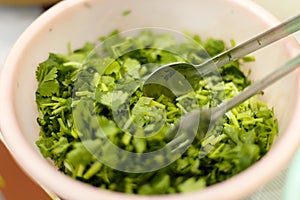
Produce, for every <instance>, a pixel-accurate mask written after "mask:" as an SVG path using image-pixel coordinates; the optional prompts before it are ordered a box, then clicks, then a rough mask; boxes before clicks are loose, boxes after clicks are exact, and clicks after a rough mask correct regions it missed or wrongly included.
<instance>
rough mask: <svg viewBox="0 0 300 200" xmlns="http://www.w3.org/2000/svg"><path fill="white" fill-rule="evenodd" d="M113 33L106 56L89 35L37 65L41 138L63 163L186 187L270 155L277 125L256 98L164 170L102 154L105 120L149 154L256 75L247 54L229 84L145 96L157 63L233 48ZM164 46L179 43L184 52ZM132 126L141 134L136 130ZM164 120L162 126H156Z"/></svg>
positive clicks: (84, 177) (91, 177) (90, 178)
mask: <svg viewBox="0 0 300 200" xmlns="http://www.w3.org/2000/svg"><path fill="white" fill-rule="evenodd" d="M113 35H114V36H113V40H110V41H109V42H108V43H104V44H105V45H103V46H102V47H101V48H102V51H103V52H105V54H104V56H103V55H102V57H101V56H97V53H95V52H94V49H95V48H96V45H95V44H94V43H89V42H87V43H86V44H85V45H84V46H83V47H82V48H80V49H77V50H75V51H71V50H70V51H69V54H68V55H62V54H55V53H50V55H49V58H48V59H47V60H46V61H44V62H42V63H41V64H40V65H39V66H38V69H37V71H36V78H37V81H38V88H37V90H36V103H37V106H38V110H39V117H38V119H37V121H38V124H39V126H40V138H39V140H38V141H37V142H36V144H37V146H38V147H39V149H40V151H41V153H42V154H43V156H44V157H45V158H50V159H51V160H52V161H53V163H54V164H55V165H56V166H57V167H58V169H59V170H60V171H62V172H64V173H65V174H67V175H69V176H71V177H73V178H74V179H77V180H80V181H83V182H86V183H88V184H91V185H93V186H96V187H99V188H105V189H109V190H114V191H119V192H125V193H135V194H167V193H179V192H189V191H193V190H197V189H203V188H205V187H207V186H209V185H212V184H215V183H218V182H221V181H223V180H226V179H228V178H230V177H232V176H234V175H235V174H237V173H239V172H241V171H243V170H244V169H246V168H248V167H249V166H251V165H252V164H253V163H255V162H256V161H257V160H259V159H260V158H261V157H262V156H264V155H265V154H266V153H267V151H268V150H269V148H270V146H271V144H272V142H273V139H274V137H275V136H276V134H277V133H278V127H277V126H278V125H277V121H276V119H274V113H273V110H272V109H269V108H268V107H267V105H266V104H265V103H263V102H261V101H260V100H259V99H258V98H257V96H254V97H252V98H250V99H248V100H247V101H245V102H244V103H242V104H240V105H239V106H237V107H235V108H234V109H232V110H231V111H229V112H227V113H226V114H225V116H224V121H222V123H221V124H217V126H216V127H215V128H214V130H212V131H211V132H209V133H207V134H206V135H205V136H203V137H195V138H194V140H193V142H192V144H191V145H190V146H189V147H188V149H187V150H186V151H185V152H184V153H183V155H182V156H181V157H180V158H179V159H177V160H176V161H175V162H173V163H171V164H170V165H168V166H166V167H164V168H162V169H159V170H155V171H151V172H145V173H130V172H123V171H119V170H116V169H113V168H111V167H109V166H107V165H105V164H103V163H102V162H100V161H99V159H97V154H103V152H102V151H101V150H102V149H104V147H105V145H106V143H105V142H106V141H105V140H104V139H103V135H101V134H99V132H98V127H99V126H100V127H101V129H102V131H103V132H104V134H105V136H106V137H107V138H108V139H109V140H110V141H111V142H112V143H113V144H115V145H117V146H118V147H120V148H122V149H124V150H126V151H130V152H136V153H145V152H152V151H155V150H157V149H160V148H162V147H164V146H165V145H167V144H168V142H170V141H171V140H172V136H170V135H168V130H170V129H172V128H174V124H175V123H176V122H177V121H178V120H179V119H180V117H181V116H183V115H184V114H185V113H187V112H188V111H190V110H192V109H194V108H198V107H199V106H200V107H201V106H203V107H213V106H216V105H218V104H219V103H220V102H221V100H220V99H221V98H220V95H221V96H222V95H223V96H224V97H226V98H227V99H228V98H232V97H233V96H235V95H236V94H238V93H239V92H240V91H241V90H243V89H244V88H246V87H247V86H248V85H249V84H250V83H251V82H250V81H249V80H248V79H247V77H246V76H245V75H244V74H243V73H242V71H241V70H240V65H242V64H243V62H248V61H253V60H254V59H253V58H252V57H246V58H244V59H241V60H239V61H235V62H232V63H230V64H227V65H225V66H223V67H222V68H220V69H219V74H221V76H222V79H223V83H222V86H221V85H220V84H221V83H216V82H214V81H213V80H214V78H215V77H214V75H213V74H212V75H211V76H209V77H208V78H207V79H201V80H199V85H198V87H197V88H196V90H195V91H194V92H192V93H188V94H186V95H183V96H181V97H178V98H176V99H175V100H171V99H168V98H167V97H165V96H163V95H162V96H160V97H157V98H150V97H146V96H144V95H143V92H142V88H141V87H142V84H143V80H145V78H146V77H147V76H148V75H149V73H151V72H152V71H153V70H154V69H155V68H157V67H159V66H161V65H163V64H167V63H170V62H179V61H186V62H192V63H201V62H203V59H205V58H206V57H207V53H208V54H209V56H214V55H216V54H218V53H220V52H222V51H224V50H225V49H226V47H225V44H224V42H223V41H222V40H217V39H212V38H209V39H207V40H205V41H202V40H201V39H200V37H199V36H197V35H195V36H192V38H193V39H194V41H195V42H196V43H197V44H199V45H198V46H202V47H204V49H205V51H206V52H207V53H206V52H205V51H204V50H203V49H201V48H200V49H199V48H197V47H196V46H197V45H196V46H195V45H191V44H190V43H189V42H182V43H178V42H176V40H175V39H174V38H173V37H172V36H171V35H168V34H154V33H152V32H150V31H144V32H141V33H140V34H139V35H137V36H136V37H134V38H132V37H122V36H120V35H118V34H117V33H116V32H115V33H113ZM107 38H108V37H107ZM105 39H106V37H102V38H100V40H102V41H103V40H105ZM164 49H174V51H175V52H176V53H177V55H174V54H172V53H170V52H169V51H165V50H164ZM120 52H126V53H125V54H121V53H120ZM178 55H180V56H178ZM87 58H88V59H87ZM220 88H222V89H220ZM190 99H196V100H197V102H196V103H195V102H194V101H192V102H194V104H193V103H191V101H190ZM90 102H92V103H90ZM124 105H127V107H126V106H125V107H124ZM125 111H128V113H126V112H125ZM90 113H93V115H91V114H90ZM95 119H96V120H95ZM116 119H117V120H116ZM75 123H76V126H75ZM78 124H79V125H78ZM132 124H134V125H135V129H134V131H135V133H134V134H132V133H131V134H129V132H130V131H132V130H133V129H132ZM155 124H159V125H160V126H161V127H160V128H159V129H156V128H155V127H156V126H155ZM77 127H84V129H85V130H84V131H83V130H80V129H78V128H77ZM153 132H155V134H153ZM149 133H151V134H150V136H148V135H147V134H149ZM135 135H138V136H145V135H146V136H147V137H135ZM86 147H87V148H86ZM104 152H106V153H107V152H108V151H104ZM102 156H104V157H105V156H106V157H109V158H111V159H113V160H115V162H118V161H120V163H122V162H121V161H122V160H124V159H125V160H126V158H119V157H117V155H111V154H107V155H102ZM162 159H163V158H162ZM153 162H160V159H154V161H153ZM123 164H124V162H123ZM128 165H129V166H130V163H128ZM146 165H151V163H146ZM131 167H134V166H131ZM74 189H76V188H74Z"/></svg>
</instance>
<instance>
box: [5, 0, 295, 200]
mask: <svg viewBox="0 0 300 200" xmlns="http://www.w3.org/2000/svg"><path fill="white" fill-rule="evenodd" d="M125 11H131V13H130V14H128V15H126V16H124V12H125ZM278 23H279V21H278V20H277V19H276V18H275V17H273V16H272V15H271V14H270V13H268V12H267V11H266V10H264V9H263V8H261V7H259V6H258V5H256V4H255V3H253V2H252V1H249V0H244V1H239V0H211V1H206V0H187V1H174V0H164V1H159V0H152V1H146V0H140V1H136V0H114V1H109V0H67V1H62V2H60V3H58V4H56V5H55V6H53V7H52V8H51V9H49V10H48V11H46V12H45V13H43V14H42V15H41V16H40V17H39V18H38V19H36V20H35V21H34V22H33V23H32V24H31V25H30V26H29V27H28V28H27V29H26V30H25V32H24V33H23V34H22V35H21V36H20V38H19V39H18V40H17V42H16V43H15V45H14V46H13V48H12V49H11V51H10V52H9V54H8V56H7V59H6V61H5V63H4V66H3V68H2V72H1V78H0V91H1V94H0V102H1V105H0V110H1V112H0V125H1V131H2V134H3V138H4V141H5V143H6V145H7V147H8V149H9V150H10V151H11V153H12V155H13V156H14V158H15V159H16V161H17V162H18V164H19V165H20V166H21V167H22V168H23V169H24V170H25V171H26V172H27V173H28V174H29V176H30V177H32V178H33V179H34V180H35V181H37V182H38V183H39V184H41V185H42V186H43V187H45V188H46V189H47V190H49V191H51V192H53V193H55V194H57V195H58V196H60V197H61V198H63V199H105V200H119V199H122V200H134V199H137V200H141V199H151V200H158V199H159V200H164V199H165V200H167V199H172V200H174V199H176V200H183V199H241V198H243V197H246V196H247V195H249V194H251V192H253V191H255V190H256V189H257V188H259V187H261V186H262V185H263V184H265V183H267V182H268V181H269V180H271V179H272V178H273V177H274V176H276V174H278V173H279V172H280V171H281V170H282V169H284V168H285V167H286V166H287V164H288V163H289V161H290V159H291V158H292V156H293V155H294V153H295V151H296V149H297V147H298V145H299V142H300V134H299V132H300V124H299V122H298V119H299V118H300V103H299V102H300V78H299V76H300V74H299V70H298V71H295V72H293V73H291V74H290V75H288V76H287V77H285V78H283V79H281V80H280V81H278V82H277V83H275V84H274V85H272V86H270V87H268V88H267V89H266V90H265V91H264V92H265V94H264V96H263V100H264V101H266V102H267V103H268V105H269V106H270V107H274V110H275V115H276V117H277V119H278V122H279V132H280V134H279V136H278V137H277V138H276V141H275V143H274V144H273V145H272V148H271V149H270V151H269V152H268V153H267V154H266V155H265V156H264V157H263V158H262V159H261V160H259V161H258V162H257V163H255V164H254V165H253V166H251V167H249V168H248V169H246V170H245V171H243V172H241V173H239V174H238V175H236V176H234V177H232V178H230V179H228V180H226V181H224V182H221V183H218V184H215V185H212V186H210V187H207V188H206V189H204V190H199V191H194V192H190V193H185V194H173V195H154V196H139V195H128V194H123V193H118V192H112V191H107V190H103V189H99V188H95V187H92V186H90V185H88V184H84V183H82V182H79V181H76V180H73V179H72V178H70V177H68V176H66V175H64V174H62V173H61V172H59V171H58V170H57V169H56V168H55V167H54V166H53V165H52V164H51V163H50V162H48V161H47V160H46V159H44V158H43V157H42V156H41V154H40V152H39V150H38V148H37V147H36V145H35V141H36V140H37V139H38V135H39V127H38V125H37V123H36V118H37V116H38V111H37V107H36V104H35V91H36V88H37V81H36V79H35V71H36V69H37V66H38V64H39V63H40V62H42V61H44V60H46V59H47V57H48V54H49V52H54V53H67V52H68V44H70V46H71V48H72V49H76V48H80V47H82V46H83V44H84V43H85V42H86V41H96V40H97V38H98V37H99V36H103V35H107V34H109V33H110V32H111V31H112V30H114V29H119V30H121V31H125V30H130V29H135V28H143V27H162V28H165V29H171V30H176V31H189V32H191V33H197V34H199V35H201V37H203V38H207V37H214V38H220V39H223V40H225V41H230V39H232V38H234V39H235V41H236V42H237V43H240V42H242V41H244V40H246V39H248V38H250V37H252V36H253V35H256V34H258V33H261V32H262V31H265V30H267V29H268V28H270V27H273V26H275V25H276V24H278ZM298 52H299V46H298V44H297V42H296V40H295V39H294V38H293V37H287V38H285V39H283V40H281V41H278V42H276V43H274V44H272V45H270V46H268V47H266V48H264V49H262V50H259V51H257V52H255V53H253V55H254V56H255V57H256V61H255V62H254V63H249V64H248V65H247V67H248V68H251V71H252V73H251V76H250V78H251V79H252V80H254V81H255V80H258V79H260V78H262V77H264V76H265V75H266V74H268V72H270V71H272V70H274V69H275V68H277V67H279V66H280V65H282V64H283V63H285V62H286V61H287V60H289V59H291V58H292V57H293V56H295V55H296V54H297V53H298Z"/></svg>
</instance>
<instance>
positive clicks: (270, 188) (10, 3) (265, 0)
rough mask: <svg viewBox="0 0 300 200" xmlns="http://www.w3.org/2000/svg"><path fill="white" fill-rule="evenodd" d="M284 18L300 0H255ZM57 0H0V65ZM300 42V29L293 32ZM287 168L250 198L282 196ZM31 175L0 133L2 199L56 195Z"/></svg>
mask: <svg viewBox="0 0 300 200" xmlns="http://www.w3.org/2000/svg"><path fill="white" fill-rule="evenodd" d="M241 1H242V0H241ZM253 1H255V2H256V3H258V4H260V5H261V6H262V7H264V8H266V9H267V10H269V11H270V12H271V13H272V14H273V15H274V16H276V17H277V18H278V19H279V20H281V21H283V20H286V19H288V18H290V17H292V16H295V15H296V14H298V13H300V0H285V1H278V0H276V1H274V0H253ZM57 2H58V0H0V69H1V66H2V64H3V62H4V60H5V57H6V55H7V54H8V52H9V50H10V48H11V47H12V45H13V44H14V42H15V41H16V40H17V38H18V37H19V35H20V34H21V33H22V32H23V31H24V30H25V29H26V27H28V26H29V25H30V24H31V23H32V21H33V20H34V19H36V18H37V17H38V16H39V15H40V14H42V13H43V12H44V11H45V10H47V9H48V8H50V7H51V6H52V5H54V4H55V3H57ZM294 35H295V37H296V38H297V39H298V41H299V42H300V33H299V32H298V33H296V34H294ZM286 171H287V170H284V171H282V173H280V174H279V175H278V176H277V177H276V178H275V179H274V180H273V181H271V182H270V183H269V184H267V185H266V186H264V187H262V188H261V189H259V190H258V191H257V192H255V193H254V194H253V195H251V196H249V197H248V198H247V200H268V199H272V200H277V199H278V200H280V199H281V194H282V190H283V187H284V180H285V177H286ZM54 198H55V197H53V196H52V197H49V195H48V194H47V193H46V192H45V190H44V189H42V188H41V187H40V186H39V185H38V184H37V183H35V182H34V181H32V180H31V179H29V178H28V177H27V176H26V175H25V174H24V173H23V171H22V170H21V169H20V168H19V167H18V166H17V165H16V163H15V162H14V160H13V159H12V157H11V155H10V154H9V152H8V151H7V149H6V148H5V145H4V144H3V142H1V133H0V200H4V199H5V200H19V199H38V200H47V199H49V200H50V199H54Z"/></svg>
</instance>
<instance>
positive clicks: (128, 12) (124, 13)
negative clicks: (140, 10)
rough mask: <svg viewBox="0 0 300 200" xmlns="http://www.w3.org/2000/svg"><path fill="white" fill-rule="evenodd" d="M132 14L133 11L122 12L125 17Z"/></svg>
mask: <svg viewBox="0 0 300 200" xmlns="http://www.w3.org/2000/svg"><path fill="white" fill-rule="evenodd" d="M130 13H131V10H125V11H123V12H122V15H123V16H127V15H129V14H130Z"/></svg>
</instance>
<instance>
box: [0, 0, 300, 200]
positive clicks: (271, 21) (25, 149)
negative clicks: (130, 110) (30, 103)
mask: <svg viewBox="0 0 300 200" xmlns="http://www.w3.org/2000/svg"><path fill="white" fill-rule="evenodd" d="M225 1H226V2H228V3H234V4H237V5H239V6H241V7H247V8H248V10H249V12H251V13H253V14H255V15H258V16H259V17H260V18H261V19H262V20H263V22H264V23H265V25H266V27H271V26H273V25H275V24H278V23H279V21H278V20H277V19H276V18H275V17H274V16H273V15H271V14H270V13H269V12H268V11H266V10H265V9H264V8H262V7H261V6H259V5H257V4H256V3H254V2H252V1H251V0H244V1H240V0H225ZM83 2H88V1H85V0H67V1H61V2H59V3H57V4H56V5H54V6H53V7H52V8H50V9H49V10H48V11H46V12H45V13H43V14H42V15H40V16H39V17H38V18H37V19H36V20H35V21H34V22H33V23H32V24H31V25H30V26H29V27H28V28H27V29H26V30H25V31H24V32H23V33H22V34H21V36H20V37H19V38H18V40H17V41H16V43H15V44H14V45H13V47H12V49H11V50H10V52H9V54H8V56H7V57H6V60H5V62H4V65H3V67H2V69H1V74H0V91H1V93H0V102H1V104H0V110H1V113H0V119H1V120H0V127H1V129H2V136H3V138H4V141H5V144H6V146H7V147H8V149H9V151H10V152H11V153H12V155H13V157H14V158H15V160H16V161H17V163H18V164H19V165H20V166H21V168H22V169H23V170H24V171H25V172H26V173H27V174H28V175H29V176H30V177H31V178H33V179H34V180H35V181H36V182H38V183H39V184H41V185H42V186H43V187H45V188H47V190H49V191H51V192H55V193H56V194H57V195H59V196H62V197H63V198H67V199H74V198H75V197H76V199H84V198H86V197H87V196H88V197H89V199H97V198H99V197H103V198H105V199H106V200H117V199H124V200H126V199H128V200H129V199H130V200H135V199H136V200H142V199H152V200H158V199H160V200H164V199H169V198H170V197H172V199H178V200H179V199H181V200H183V199H195V198H196V197H197V198H198V199H199V197H201V199H208V198H211V197H212V196H214V195H213V194H214V193H218V195H219V196H221V195H222V196H224V197H228V198H230V197H232V198H234V197H236V196H244V197H245V196H247V195H249V193H250V192H254V191H255V189H257V188H258V187H259V186H262V185H263V184H265V183H267V182H268V181H269V180H270V179H271V178H272V177H275V176H276V174H277V173H279V172H280V171H281V170H282V169H284V167H285V166H286V165H287V164H288V163H289V161H290V160H291V158H292V156H293V155H294V153H295V152H296V149H297V147H298V145H299V143H300V142H299V141H300V134H298V133H299V132H300V125H299V122H298V120H296V119H299V118H300V103H299V102H300V95H298V96H297V99H296V101H297V102H298V103H296V104H295V111H299V112H294V113H293V117H292V120H291V122H290V124H289V126H288V128H287V130H286V132H287V133H289V134H284V135H283V136H282V137H281V139H280V140H279V141H278V142H277V143H276V144H275V145H274V147H272V149H271V150H270V152H272V153H268V154H267V155H265V156H264V157H263V158H262V159H261V160H260V161H259V162H257V163H255V164H254V165H252V166H251V167H250V168H248V169H247V170H244V171H243V172H241V173H239V174H238V175H236V176H234V177H233V178H231V179H228V180H226V181H223V182H221V183H218V184H215V185H212V186H210V187H208V188H207V189H205V190H202V191H194V192H191V193H187V194H176V195H172V194H171V195H154V196H151V197H149V196H140V195H129V194H123V193H118V192H112V191H108V190H101V189H99V188H96V187H92V186H90V185H88V184H85V183H81V182H79V181H74V180H73V179H72V178H70V177H68V176H66V175H64V174H63V173H61V172H59V171H57V170H56V169H55V168H54V167H53V166H51V165H50V164H49V163H48V162H47V161H46V159H44V158H42V157H41V156H40V155H38V153H37V152H36V151H35V150H33V149H32V148H31V146H30V144H28V143H27V142H26V140H25V138H24V136H23V135H22V131H21V129H20V127H19V126H11V125H12V124H18V122H17V120H16V117H15V111H14V107H13V95H12V94H13V81H11V82H9V81H7V79H11V80H13V77H14V74H15V67H14V66H16V64H15V63H16V58H18V57H20V56H21V54H22V51H20V49H23V48H24V47H26V45H28V41H30V39H31V38H32V37H33V36H34V35H35V34H36V33H37V32H39V31H40V30H41V29H42V27H43V24H44V23H45V21H46V22H47V21H48V20H49V19H53V18H54V17H57V16H58V15H60V14H62V12H64V11H65V10H67V9H72V8H73V7H76V6H78V5H79V4H81V3H83ZM290 40H291V43H293V42H294V43H295V44H293V45H290V46H289V49H290V54H291V55H295V54H296V52H298V51H299V48H298V47H299V46H298V43H297V42H296V40H295V39H294V38H292V37H290ZM297 91H298V92H299V91H300V71H299V70H298V71H297ZM299 93H300V92H299ZM295 127H296V128H295ZM9 133H15V134H9ZM286 144H289V148H286ZM18 146H19V147H22V148H15V147H18ZM281 149H285V152H284V153H282V150H281ZM24 155H31V156H30V158H28V157H25V156H24ZM274 157H276V158H275V159H274ZM28 159H30V162H29V161H28ZM32 163H35V165H32ZM274 165H277V168H276V170H274ZM41 168H42V169H43V170H40V169H41ZM254 171H255V173H256V174H255V176H256V177H259V178H257V179H254V180H253V181H249V176H251V174H252V173H253V172H254ZM49 176H53V177H56V178H55V179H53V180H49V179H48V177H49ZM262 177H263V178H262ZM241 182H243V184H244V187H247V188H248V189H247V191H244V190H236V189H235V194H232V189H233V188H239V186H240V183H241ZM61 183H64V185H63V187H62V186H61ZM74 188H76V189H74ZM68 191H72V194H69V192H68ZM87 194H88V195H87ZM220 194H221V195H220Z"/></svg>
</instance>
